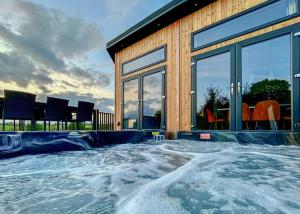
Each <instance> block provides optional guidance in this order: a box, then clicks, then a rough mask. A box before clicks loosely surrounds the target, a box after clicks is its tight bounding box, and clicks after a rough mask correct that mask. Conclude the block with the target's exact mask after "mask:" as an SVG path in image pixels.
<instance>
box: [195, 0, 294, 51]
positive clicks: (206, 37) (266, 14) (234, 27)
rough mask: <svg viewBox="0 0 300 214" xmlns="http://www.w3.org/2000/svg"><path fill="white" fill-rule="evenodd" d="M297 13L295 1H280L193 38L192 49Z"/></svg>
mask: <svg viewBox="0 0 300 214" xmlns="http://www.w3.org/2000/svg"><path fill="white" fill-rule="evenodd" d="M296 12H297V0H280V1H276V2H274V3H272V4H269V5H267V6H264V7H262V8H260V9H257V10H255V11H252V12H250V13H247V14H245V15H242V16H239V17H237V18H235V19H232V20H230V21H228V22H225V23H222V24H220V25H217V26H215V27H213V28H210V29H208V30H205V31H202V32H199V33H197V34H195V36H194V48H197V47H201V46H203V45H206V44H209V43H212V42H216V41H218V40H220V39H224V38H226V37H230V36H233V35H236V34H238V33H241V32H244V31H247V30H250V29H252V28H255V27H258V26H261V25H264V24H267V23H269V22H272V21H275V20H278V19H280V18H284V17H286V16H289V15H292V14H295V13H296Z"/></svg>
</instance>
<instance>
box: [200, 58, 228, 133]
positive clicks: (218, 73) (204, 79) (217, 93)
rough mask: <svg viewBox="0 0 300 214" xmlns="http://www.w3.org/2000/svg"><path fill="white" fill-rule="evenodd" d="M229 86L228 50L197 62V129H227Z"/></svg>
mask: <svg viewBox="0 0 300 214" xmlns="http://www.w3.org/2000/svg"><path fill="white" fill-rule="evenodd" d="M229 88H230V53H229V52H227V53H223V54H219V55H216V56H213V57H209V58H206V59H202V60H199V61H198V62H197V116H196V120H197V121H196V128H197V129H202V130H208V129H214V130H225V129H229V121H230V119H229V118H230V113H229V112H230V90H229Z"/></svg>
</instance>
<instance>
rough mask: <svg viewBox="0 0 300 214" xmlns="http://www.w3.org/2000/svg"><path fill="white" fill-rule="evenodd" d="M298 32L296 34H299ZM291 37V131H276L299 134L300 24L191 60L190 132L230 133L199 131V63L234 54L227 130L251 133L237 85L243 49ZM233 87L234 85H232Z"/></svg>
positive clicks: (240, 71) (269, 131)
mask: <svg viewBox="0 0 300 214" xmlns="http://www.w3.org/2000/svg"><path fill="white" fill-rule="evenodd" d="M296 33H297V34H296ZM287 34H290V35H291V117H292V118H291V120H292V121H291V130H276V132H290V131H293V132H299V131H300V78H296V77H295V75H296V74H300V23H297V24H294V25H291V26H287V27H284V28H281V29H278V30H275V31H272V32H269V33H265V34H262V35H258V36H255V37H252V38H249V39H246V40H243V41H240V42H237V43H234V44H232V45H228V46H225V47H221V48H218V49H215V50H212V51H208V52H205V53H203V54H199V55H196V56H194V57H192V64H191V65H192V68H191V72H192V74H191V77H192V78H191V93H190V95H191V105H192V107H191V109H192V112H191V113H192V114H191V130H194V131H210V132H212V131H227V130H197V129H196V113H197V61H198V60H201V59H205V58H209V57H213V56H215V55H218V54H222V53H225V52H228V51H230V52H231V62H230V63H231V72H230V82H231V84H232V83H233V88H231V89H230V90H233V91H232V92H233V94H232V93H230V94H231V95H230V106H231V107H230V111H231V115H230V120H231V122H230V129H229V130H228V131H250V130H243V129H242V108H241V105H242V96H241V95H242V94H241V93H238V90H240V89H239V88H238V82H240V83H242V78H241V77H242V67H241V66H242V61H241V60H242V59H241V58H242V56H241V49H242V47H245V46H249V45H252V44H255V43H259V42H263V41H266V40H270V39H273V38H276V37H280V36H283V35H287ZM231 86H232V85H231ZM252 132H268V133H271V132H272V130H262V131H259V130H252Z"/></svg>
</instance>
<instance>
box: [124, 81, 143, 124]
mask: <svg viewBox="0 0 300 214" xmlns="http://www.w3.org/2000/svg"><path fill="white" fill-rule="evenodd" d="M123 87H124V102H123V106H124V109H123V110H124V116H123V128H124V129H137V128H138V126H137V124H138V118H139V96H138V79H134V80H130V81H127V82H124V83H123Z"/></svg>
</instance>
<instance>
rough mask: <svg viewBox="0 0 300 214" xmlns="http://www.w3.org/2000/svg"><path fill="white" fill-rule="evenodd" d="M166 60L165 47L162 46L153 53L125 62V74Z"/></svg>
mask: <svg viewBox="0 0 300 214" xmlns="http://www.w3.org/2000/svg"><path fill="white" fill-rule="evenodd" d="M163 60H165V48H164V47H163V48H160V49H158V50H156V51H154V52H152V53H149V54H147V55H145V56H142V57H140V58H137V59H135V60H133V61H130V62H128V63H125V64H123V74H126V73H129V72H131V71H135V70H137V69H141V68H144V67H146V66H149V65H153V64H155V63H159V62H161V61H163Z"/></svg>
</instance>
